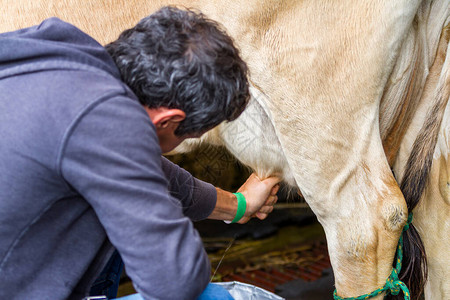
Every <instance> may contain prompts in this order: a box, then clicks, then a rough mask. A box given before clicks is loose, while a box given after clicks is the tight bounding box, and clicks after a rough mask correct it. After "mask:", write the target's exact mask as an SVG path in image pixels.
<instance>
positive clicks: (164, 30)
mask: <svg viewBox="0 0 450 300" xmlns="http://www.w3.org/2000/svg"><path fill="white" fill-rule="evenodd" d="M106 50H107V51H108V53H109V54H110V55H111V56H112V58H113V59H114V61H115V63H116V65H117V66H118V68H119V70H120V72H121V76H122V80H123V81H124V82H125V83H126V84H127V85H128V86H129V87H130V88H131V90H132V91H133V92H134V93H135V94H136V96H137V97H138V98H139V101H140V102H141V103H142V104H143V105H145V106H147V107H149V108H159V107H167V108H177V109H181V110H182V111H184V112H185V113H186V119H185V120H183V121H182V122H181V123H180V125H179V126H178V128H177V130H176V131H175V134H176V135H177V136H183V135H186V134H195V133H202V132H204V131H206V130H209V129H212V128H213V127H215V126H217V125H218V124H220V123H221V122H223V121H225V120H227V121H232V120H235V119H236V118H237V117H238V116H239V115H240V114H241V113H242V111H243V110H244V109H245V107H246V105H247V103H248V99H249V87H248V80H247V73H248V69H247V65H246V64H245V62H244V61H243V60H242V59H241V58H240V56H239V51H238V50H237V49H236V48H235V46H234V45H233V40H232V39H231V38H230V37H229V36H228V35H227V34H226V33H225V31H224V30H223V29H222V28H221V26H220V25H219V24H218V23H217V22H215V21H212V20H210V19H208V18H206V17H205V16H204V15H203V14H201V13H199V12H194V11H191V10H181V9H178V8H175V7H164V8H162V9H160V10H159V11H157V12H155V13H154V14H152V15H150V16H148V17H146V18H144V19H142V20H141V21H139V23H138V24H137V25H136V26H135V27H133V28H131V29H128V30H125V31H124V32H122V34H121V35H120V36H119V38H118V39H117V40H116V41H114V42H112V43H110V44H108V45H107V46H106Z"/></svg>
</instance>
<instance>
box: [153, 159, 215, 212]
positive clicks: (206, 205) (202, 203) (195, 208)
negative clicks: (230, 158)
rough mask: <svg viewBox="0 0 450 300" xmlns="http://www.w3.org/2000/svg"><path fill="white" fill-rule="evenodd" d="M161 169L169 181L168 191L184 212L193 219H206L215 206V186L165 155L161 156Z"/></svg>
mask: <svg viewBox="0 0 450 300" xmlns="http://www.w3.org/2000/svg"><path fill="white" fill-rule="evenodd" d="M162 169H163V171H164V173H165V174H166V177H167V180H168V181H169V191H170V193H171V195H172V196H173V197H175V198H177V199H179V200H180V202H181V203H182V206H183V211H184V214H185V215H186V216H188V217H189V218H191V220H193V221H199V220H203V219H206V218H207V217H208V216H209V215H210V214H211V213H212V211H213V210H214V207H215V206H216V202H217V191H216V188H215V187H214V186H213V185H211V184H209V183H207V182H204V181H201V180H199V179H197V178H195V177H193V176H192V175H191V174H190V173H189V172H188V171H186V170H184V169H183V168H181V167H179V166H177V165H176V164H174V163H172V162H171V161H169V160H168V159H166V158H165V157H163V158H162Z"/></svg>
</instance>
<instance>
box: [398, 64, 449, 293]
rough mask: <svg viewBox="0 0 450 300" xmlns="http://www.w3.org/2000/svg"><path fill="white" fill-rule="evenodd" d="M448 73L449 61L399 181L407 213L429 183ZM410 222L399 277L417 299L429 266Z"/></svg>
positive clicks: (416, 202) (419, 240) (423, 285)
mask: <svg viewBox="0 0 450 300" xmlns="http://www.w3.org/2000/svg"><path fill="white" fill-rule="evenodd" d="M447 59H448V56H447ZM448 73H450V70H449V68H448V62H446V63H444V68H443V70H442V71H441V78H440V80H439V83H438V85H437V88H436V90H435V93H434V99H433V103H434V104H433V106H432V107H431V109H430V110H429V111H428V113H427V116H426V121H425V123H424V125H423V126H422V128H421V130H420V132H419V135H418V137H417V138H416V140H415V142H414V145H413V148H412V152H411V154H410V156H409V158H408V162H407V164H406V169H405V173H404V177H403V179H402V181H401V184H400V189H401V190H402V193H403V195H404V197H405V200H406V204H407V206H408V213H411V212H412V211H413V209H414V208H415V207H416V206H417V204H418V203H419V200H420V199H421V197H422V194H423V192H424V189H425V187H426V185H427V182H428V175H429V173H430V170H431V164H432V162H433V155H434V151H435V147H436V143H437V140H438V133H439V129H440V127H441V123H442V119H443V116H444V112H445V109H446V106H447V102H448V99H449V96H450V82H449V81H450V78H449V77H450V76H449V74H448ZM413 222H414V221H413ZM411 225H412V224H411ZM411 225H410V227H409V229H408V230H406V231H404V232H403V233H402V234H403V241H404V242H403V243H404V246H403V247H404V251H403V252H404V256H403V263H402V264H403V267H402V270H401V272H400V276H399V278H400V280H401V281H403V282H404V283H405V284H406V285H407V286H408V287H409V290H410V292H411V299H413V300H414V299H419V298H420V295H421V294H422V293H423V290H424V287H425V282H426V279H427V273H428V269H427V261H426V254H425V248H424V245H423V242H422V240H421V238H420V236H419V233H418V232H417V230H416V228H415V227H414V226H411ZM401 298H402V297H401ZM391 299H392V298H391ZM402 299H403V298H402Z"/></svg>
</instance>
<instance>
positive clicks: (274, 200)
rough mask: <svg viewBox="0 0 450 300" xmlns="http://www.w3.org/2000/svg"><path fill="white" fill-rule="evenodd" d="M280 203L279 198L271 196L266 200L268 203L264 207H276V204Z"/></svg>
mask: <svg viewBox="0 0 450 300" xmlns="http://www.w3.org/2000/svg"><path fill="white" fill-rule="evenodd" d="M277 201H278V196H276V195H275V196H269V197H268V198H267V200H266V202H265V203H264V205H271V206H273V205H275V203H277Z"/></svg>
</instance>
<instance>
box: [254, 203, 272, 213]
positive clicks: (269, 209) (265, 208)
mask: <svg viewBox="0 0 450 300" xmlns="http://www.w3.org/2000/svg"><path fill="white" fill-rule="evenodd" d="M272 211H273V206H272V205H264V206H263V207H261V209H260V210H258V212H257V214H258V213H263V214H270V213H271V212H272Z"/></svg>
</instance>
